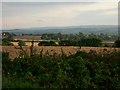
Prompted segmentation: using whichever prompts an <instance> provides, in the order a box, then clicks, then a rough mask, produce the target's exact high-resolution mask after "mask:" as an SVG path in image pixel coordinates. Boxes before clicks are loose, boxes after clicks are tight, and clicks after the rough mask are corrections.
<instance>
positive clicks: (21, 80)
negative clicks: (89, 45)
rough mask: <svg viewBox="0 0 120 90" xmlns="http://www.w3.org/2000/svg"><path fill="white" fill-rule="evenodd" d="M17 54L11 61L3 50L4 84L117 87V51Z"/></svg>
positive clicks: (119, 83)
mask: <svg viewBox="0 0 120 90" xmlns="http://www.w3.org/2000/svg"><path fill="white" fill-rule="evenodd" d="M42 51H43V50H41V53H40V54H36V53H34V52H33V54H32V55H31V56H27V54H25V53H24V55H23V54H22V55H21V54H20V55H19V57H18V58H15V59H14V60H13V61H11V60H10V58H9V53H6V52H3V53H2V57H3V58H2V60H3V61H2V74H3V83H2V84H3V88H28V87H30V88H82V89H83V88H105V89H120V60H119V59H120V52H112V53H109V52H108V51H107V50H103V52H105V53H102V52H101V54H97V53H96V52H95V51H92V50H91V51H90V52H88V53H87V52H83V51H78V52H77V53H76V54H75V55H71V56H66V55H65V54H64V52H62V55H61V56H59V55H56V53H54V54H53V56H51V55H49V54H48V53H46V55H43V54H42Z"/></svg>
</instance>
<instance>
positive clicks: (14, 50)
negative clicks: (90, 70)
mask: <svg viewBox="0 0 120 90" xmlns="http://www.w3.org/2000/svg"><path fill="white" fill-rule="evenodd" d="M23 49H24V50H25V51H26V53H28V54H29V53H30V46H23ZM34 49H35V50H36V52H37V53H40V51H41V50H42V49H43V53H44V54H45V53H46V52H47V51H48V52H49V54H53V51H54V52H55V53H57V54H61V49H62V50H63V52H64V53H65V54H66V55H67V56H69V55H70V54H75V53H76V52H77V51H79V50H80V51H86V52H89V51H90V50H95V51H96V52H98V53H99V52H102V51H103V50H104V49H107V50H108V51H110V52H112V51H120V48H110V47H81V48H80V47H78V46H76V47H75V46H35V47H34ZM2 51H7V52H10V58H15V57H17V56H18V54H19V51H20V49H19V46H2Z"/></svg>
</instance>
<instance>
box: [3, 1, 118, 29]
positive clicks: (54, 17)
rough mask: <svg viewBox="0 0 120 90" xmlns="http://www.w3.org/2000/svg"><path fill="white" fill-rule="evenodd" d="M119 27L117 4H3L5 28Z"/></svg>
mask: <svg viewBox="0 0 120 90" xmlns="http://www.w3.org/2000/svg"><path fill="white" fill-rule="evenodd" d="M80 25H118V3H117V2H3V3H2V28H3V29H20V28H31V27H54V26H55V27H56V26H57V27H62V26H80Z"/></svg>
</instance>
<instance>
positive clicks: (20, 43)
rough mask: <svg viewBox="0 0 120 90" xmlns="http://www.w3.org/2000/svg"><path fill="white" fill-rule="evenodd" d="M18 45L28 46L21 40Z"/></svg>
mask: <svg viewBox="0 0 120 90" xmlns="http://www.w3.org/2000/svg"><path fill="white" fill-rule="evenodd" d="M18 45H19V46H26V44H25V42H24V41H22V40H19V42H18Z"/></svg>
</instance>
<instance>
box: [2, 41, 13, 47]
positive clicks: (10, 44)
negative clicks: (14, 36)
mask: <svg viewBox="0 0 120 90" xmlns="http://www.w3.org/2000/svg"><path fill="white" fill-rule="evenodd" d="M2 46H13V44H12V43H10V42H9V41H2Z"/></svg>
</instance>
